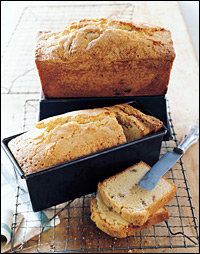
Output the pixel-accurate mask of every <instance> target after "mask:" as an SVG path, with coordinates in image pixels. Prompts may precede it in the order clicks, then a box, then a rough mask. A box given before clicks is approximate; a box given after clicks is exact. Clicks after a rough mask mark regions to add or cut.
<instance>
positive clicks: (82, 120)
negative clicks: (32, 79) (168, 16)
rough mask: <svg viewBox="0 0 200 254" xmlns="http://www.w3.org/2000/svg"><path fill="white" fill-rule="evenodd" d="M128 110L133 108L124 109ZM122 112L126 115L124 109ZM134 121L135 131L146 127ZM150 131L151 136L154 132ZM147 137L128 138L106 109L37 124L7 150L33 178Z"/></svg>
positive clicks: (84, 111) (58, 117) (132, 122)
mask: <svg viewBox="0 0 200 254" xmlns="http://www.w3.org/2000/svg"><path fill="white" fill-rule="evenodd" d="M119 106H120V105H117V106H116V107H119ZM126 106H128V108H129V107H130V106H129V105H124V106H123V107H124V108H126ZM119 111H120V112H121V113H122V114H124V115H127V114H126V113H124V112H123V111H122V110H121V109H119ZM138 112H139V111H138ZM138 114H139V113H138ZM127 116H128V115H127ZM144 116H146V115H144ZM146 117H147V116H146ZM149 118H151V116H149ZM135 120H137V125H136V123H135V121H133V120H132V119H130V117H129V119H128V120H127V121H129V124H130V125H132V126H133V125H136V127H135V129H134V130H136V129H137V128H138V126H140V125H142V126H143V127H145V128H146V126H147V124H146V123H142V117H141V119H140V120H139V118H135ZM158 122H159V120H158ZM147 129H148V130H149V131H148V133H149V132H150V131H151V130H150V129H149V128H147ZM140 130H141V129H139V131H140ZM148 133H143V132H140V133H139V134H138V136H136V135H135V136H133V135H132V133H131V134H130V135H128V134H127V132H125V131H124V126H123V125H121V123H120V122H119V121H118V119H117V117H116V111H115V110H114V107H110V108H109V107H107V108H97V109H90V110H79V111H73V112H69V113H66V114H63V115H58V116H54V117H50V118H47V119H45V120H43V121H40V122H38V123H36V125H35V128H34V129H33V130H31V131H28V132H26V133H25V134H22V135H20V136H18V137H17V138H15V139H13V140H11V141H10V142H9V144H8V146H9V148H10V150H11V152H12V153H13V155H14V157H15V158H16V160H17V161H18V163H19V165H20V167H21V168H22V170H23V171H24V173H25V174H30V173H34V172H37V171H41V170H43V169H46V168H49V167H52V166H55V165H57V164H60V163H64V162H68V161H71V160H74V159H77V158H80V157H82V156H85V155H89V154H92V153H95V152H98V151H101V150H105V149H108V148H111V147H113V146H117V145H120V144H123V143H125V142H127V141H129V140H131V141H132V140H134V139H136V138H141V137H143V136H144V135H146V134H148ZM129 136H131V139H129Z"/></svg>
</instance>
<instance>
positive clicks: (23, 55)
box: [2, 3, 134, 94]
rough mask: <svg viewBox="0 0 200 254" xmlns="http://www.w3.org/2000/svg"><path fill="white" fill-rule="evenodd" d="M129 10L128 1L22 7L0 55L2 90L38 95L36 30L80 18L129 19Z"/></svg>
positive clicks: (60, 26) (58, 28)
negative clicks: (35, 51)
mask: <svg viewBox="0 0 200 254" xmlns="http://www.w3.org/2000/svg"><path fill="white" fill-rule="evenodd" d="M133 13H134V5H132V4H130V3H114V4H108V3H105V4H104V3H102V4H89V5H88V4H82V5H80V4H79V5H67V6H50V7H49V6H39V7H38V6H37V7H33V6H32V7H27V8H25V9H24V10H23V12H22V14H21V17H20V19H19V22H18V24H17V25H16V27H15V30H14V31H13V33H12V36H11V38H10V41H9V42H8V45H7V47H6V48H5V49H4V52H3V55H2V63H3V64H2V74H3V75H2V84H3V85H2V93H4V94H23V93H26V94H27V93H31V94H39V91H40V82H39V77H38V74H37V70H36V68H35V62H34V49H35V41H36V36H37V33H38V31H49V30H58V31H59V30H62V29H63V28H64V27H65V26H66V25H67V24H68V23H70V22H72V21H78V20H80V19H81V18H100V17H107V18H115V19H118V18H120V19H123V20H127V21H130V20H132V16H133Z"/></svg>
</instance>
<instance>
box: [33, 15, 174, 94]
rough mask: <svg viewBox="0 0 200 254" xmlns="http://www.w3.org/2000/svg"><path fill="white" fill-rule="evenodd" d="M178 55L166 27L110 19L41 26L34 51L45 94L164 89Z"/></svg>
mask: <svg viewBox="0 0 200 254" xmlns="http://www.w3.org/2000/svg"><path fill="white" fill-rule="evenodd" d="M174 58H175V53H174V49H173V43H172V40H171V35H170V32H169V31H168V30H166V29H164V28H159V27H148V26H144V25H135V24H132V23H127V22H122V21H117V20H108V19H84V20H81V21H79V22H73V23H72V24H70V25H68V26H67V27H66V28H65V29H64V30H63V31H61V32H40V33H39V36H38V41H37V47H36V53H35V62H36V66H37V69H38V73H39V76H40V79H41V84H42V89H43V92H44V95H45V96H46V97H98V96H138V95H164V94H165V93H166V92H167V87H168V82H169V77H170V71H171V68H172V63H173V60H174Z"/></svg>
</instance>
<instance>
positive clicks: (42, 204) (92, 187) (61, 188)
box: [2, 103, 167, 212]
mask: <svg viewBox="0 0 200 254" xmlns="http://www.w3.org/2000/svg"><path fill="white" fill-rule="evenodd" d="M131 104H134V106H135V103H130V105H131ZM140 109H141V108H140ZM142 111H143V112H144V113H147V112H146V111H145V110H142ZM166 132H167V129H166V127H163V128H162V129H161V130H160V131H159V132H156V133H153V134H150V135H147V136H146V137H143V138H140V139H138V140H135V141H131V142H127V143H125V144H122V145H119V146H116V147H113V148H110V149H106V150H104V151H101V152H97V153H95V154H91V155H89V156H85V157H82V158H79V159H76V160H73V161H70V162H67V163H63V164H59V165H57V166H54V167H51V168H48V169H45V170H42V171H40V172H36V173H32V174H29V175H25V174H24V173H23V171H22V169H21V168H20V166H19V164H18V163H17V161H16V160H15V158H14V156H13V155H12V153H11V151H10V149H9V147H8V143H9V141H10V140H12V139H13V138H15V137H16V136H18V135H21V134H22V133H20V134H18V135H15V136H11V137H8V138H5V139H3V140H2V146H3V149H4V150H5V152H6V154H7V155H8V157H9V159H10V160H11V162H12V164H13V166H14V169H15V174H16V178H17V182H18V185H19V186H20V187H21V188H22V189H24V190H25V191H28V192H29V195H30V199H31V203H32V207H33V210H34V211H35V212H37V211H40V210H43V209H46V208H49V207H51V206H53V205H57V204H60V203H63V202H66V201H69V200H71V199H75V198H78V197H80V196H82V195H86V194H89V193H92V192H94V191H96V188H97V184H98V182H99V181H102V180H103V179H105V178H107V177H109V176H111V175H114V174H116V173H117V172H120V171H122V170H123V169H125V168H126V167H128V166H131V165H132V164H134V163H137V162H139V161H140V160H142V161H144V162H146V163H148V164H149V165H153V164H154V163H155V162H156V161H157V160H158V159H159V155H160V149H161V143H162V140H163V136H164V135H165V134H166Z"/></svg>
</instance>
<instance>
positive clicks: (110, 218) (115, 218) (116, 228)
mask: <svg viewBox="0 0 200 254" xmlns="http://www.w3.org/2000/svg"><path fill="white" fill-rule="evenodd" d="M91 219H92V220H93V221H94V222H95V224H96V226H97V227H98V228H99V229H101V230H102V231H103V232H105V233H107V234H108V235H110V236H112V237H117V238H125V237H127V236H132V235H134V234H135V232H137V231H141V230H143V229H146V228H149V227H151V226H152V225H154V224H157V223H160V222H162V221H164V220H167V219H169V212H168V210H167V209H166V208H161V209H159V210H158V211H156V212H155V213H154V214H153V215H152V216H150V217H149V218H148V220H147V221H146V223H144V225H142V226H140V227H139V226H134V225H133V224H131V223H129V222H128V221H126V220H124V219H123V218H122V217H121V216H120V214H118V213H116V212H114V211H112V209H110V208H108V207H107V206H106V205H105V204H104V202H103V201H102V200H101V198H100V197H98V196H97V198H94V199H92V201H91Z"/></svg>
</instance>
